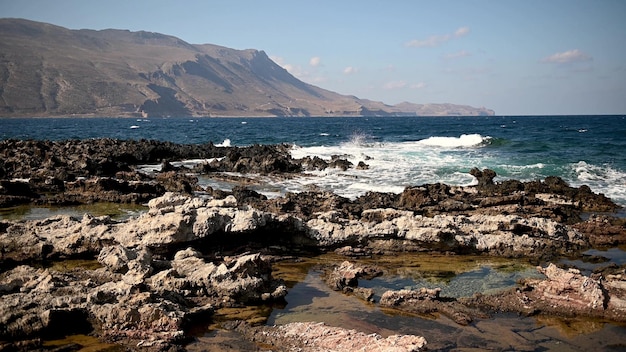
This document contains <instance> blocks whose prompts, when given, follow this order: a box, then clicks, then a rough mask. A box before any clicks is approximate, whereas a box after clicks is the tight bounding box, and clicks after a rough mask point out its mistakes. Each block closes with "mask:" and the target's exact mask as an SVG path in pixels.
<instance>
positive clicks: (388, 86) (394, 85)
mask: <svg viewBox="0 0 626 352" xmlns="http://www.w3.org/2000/svg"><path fill="white" fill-rule="evenodd" d="M406 86H407V83H406V82H405V81H391V82H387V83H385V84H383V89H385V90H393V89H401V88H404V87H406Z"/></svg>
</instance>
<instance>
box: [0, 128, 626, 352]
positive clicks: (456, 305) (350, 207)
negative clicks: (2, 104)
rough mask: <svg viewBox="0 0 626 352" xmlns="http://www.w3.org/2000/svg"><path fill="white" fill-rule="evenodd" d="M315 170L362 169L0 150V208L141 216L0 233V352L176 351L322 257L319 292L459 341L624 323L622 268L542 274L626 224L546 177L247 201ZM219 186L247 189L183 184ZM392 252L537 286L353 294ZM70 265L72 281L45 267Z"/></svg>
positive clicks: (303, 329)
mask: <svg viewBox="0 0 626 352" xmlns="http://www.w3.org/2000/svg"><path fill="white" fill-rule="evenodd" d="M188 159H202V160H203V161H202V162H199V163H197V165H196V166H195V167H194V168H193V169H192V170H190V169H186V168H179V167H175V166H173V163H175V162H176V161H181V160H188ZM143 164H160V165H161V167H160V170H157V172H155V173H148V172H143V171H141V170H140V168H138V165H143ZM329 167H337V168H366V167H367V165H352V164H351V163H349V161H347V160H345V159H342V158H341V157H337V158H334V159H333V160H322V159H319V158H304V159H293V158H291V156H290V154H289V146H286V145H272V146H261V145H255V146H251V147H245V148H236V147H218V146H215V145H212V144H206V145H177V144H172V143H166V142H156V141H145V140H142V141H119V140H111V139H96V140H85V141H74V140H69V141H61V142H52V141H21V140H5V141H1V142H0V207H10V206H14V205H18V204H25V205H77V204H90V203H95V202H115V203H136V204H145V203H147V210H146V211H145V212H143V213H142V214H140V215H138V216H135V217H131V218H129V219H124V220H115V219H112V218H111V217H109V216H93V215H90V214H85V215H84V216H82V217H71V216H68V215H62V216H55V217H50V218H46V219H42V220H15V221H7V220H4V221H0V270H1V271H0V350H7V351H9V350H16V349H17V350H48V349H46V348H45V346H43V341H45V340H49V339H53V338H57V337H62V336H65V335H70V334H91V335H93V336H96V337H98V338H100V339H101V340H102V341H107V342H114V343H116V344H118V345H119V346H123V348H124V349H128V350H154V351H157V350H159V351H160V350H184V348H185V347H184V346H185V344H186V343H187V342H189V340H190V339H191V337H190V334H189V329H190V327H191V326H193V325H194V324H197V322H198V321H210V320H211V319H212V317H213V315H214V314H215V312H216V311H217V310H219V309H223V308H228V307H241V306H245V305H256V304H262V303H269V302H277V301H281V300H283V299H284V297H285V295H286V294H287V292H288V288H287V286H286V285H285V283H284V282H282V281H281V280H278V279H275V278H274V276H273V272H272V264H273V263H275V262H276V261H280V260H283V259H284V258H294V257H296V258H297V257H305V256H308V255H312V254H318V253H325V252H335V253H337V254H339V255H341V256H343V257H344V259H345V261H343V262H338V263H329V264H328V266H327V268H326V272H327V275H326V280H327V282H328V285H329V287H331V288H332V289H334V290H337V291H341V292H344V293H345V294H348V295H355V296H357V297H359V298H361V299H363V300H365V301H369V302H373V304H377V305H380V306H381V307H387V308H388V309H393V310H397V311H404V312H409V313H416V314H430V313H438V314H442V315H445V316H447V317H449V318H450V319H452V320H453V321H455V322H457V323H458V324H460V325H467V324H472V322H473V321H474V320H476V319H488V318H489V315H490V314H492V313H494V312H500V311H507V312H516V313H519V314H523V315H537V314H542V313H545V314H552V315H559V316H576V317H588V318H590V319H592V318H593V319H597V318H601V319H604V320H607V321H614V322H626V268H624V267H619V266H610V267H607V268H604V269H603V271H600V272H594V273H591V274H584V273H581V272H580V271H578V270H576V269H571V268H564V267H561V268H559V267H557V266H556V265H554V264H553V263H551V262H552V261H554V260H556V259H557V258H559V257H562V256H579V255H580V253H581V252H582V251H584V250H586V249H589V248H593V247H597V246H617V245H620V244H624V243H626V226H625V222H624V219H622V218H618V217H614V216H612V215H611V212H613V211H615V210H616V209H618V208H619V206H618V205H616V204H615V203H613V202H612V201H611V200H610V199H608V198H607V197H605V196H604V195H600V194H595V193H593V192H592V191H591V190H590V189H589V187H586V186H582V187H577V188H576V187H570V186H569V185H567V184H566V183H565V182H564V181H563V180H561V179H559V178H556V177H549V178H547V179H545V180H537V181H533V182H519V181H515V180H509V181H504V182H500V183H495V182H494V181H493V180H494V177H495V176H496V175H495V173H494V172H493V171H491V170H478V169H473V170H471V172H470V173H471V174H472V175H473V176H474V177H476V179H477V180H478V184H477V185H476V186H472V187H457V186H449V185H445V184H428V185H416V186H414V187H408V188H406V189H405V190H404V191H403V192H402V193H400V194H392V193H374V192H371V193H367V194H365V195H363V196H361V197H358V198H357V199H353V200H351V199H346V198H343V197H340V196H338V195H335V194H333V193H330V192H325V191H321V190H320V191H308V192H303V193H298V194H292V193H288V194H286V195H284V196H281V197H277V198H273V199H268V198H267V197H265V196H264V195H261V194H259V193H257V192H255V191H253V190H251V189H248V188H246V187H245V175H246V174H272V175H274V176H276V177H291V176H293V175H296V174H297V173H299V172H302V171H304V170H312V169H323V168H329ZM225 172H228V173H229V174H227V175H225V174H224V173H225ZM233 172H236V173H237V174H240V175H244V176H241V177H239V176H238V177H236V178H235V180H237V181H240V183H241V185H240V186H237V187H235V188H234V189H233V190H232V191H223V190H218V189H211V188H206V187H202V186H200V185H199V184H198V178H197V177H198V175H207V176H210V177H215V178H222V177H231V178H232V173H233ZM590 213H596V214H601V215H591V216H588V214H590ZM403 252H425V253H430V252H437V253H449V254H456V255H463V254H475V255H491V256H503V257H510V258H530V259H532V260H533V261H534V262H536V264H537V265H538V270H539V271H540V272H541V273H542V274H543V278H542V279H528V280H525V281H524V282H522V283H521V284H520V285H519V287H517V288H515V289H512V290H509V291H506V292H501V293H498V294H494V295H483V294H480V293H477V294H475V295H474V296H472V297H463V298H459V299H452V298H449V297H441V295H440V291H439V290H437V289H426V288H424V289H421V290H399V291H389V292H386V293H385V294H384V295H383V296H382V297H381V298H380V300H379V302H374V301H375V300H374V299H373V294H372V292H370V291H368V289H364V288H361V287H359V280H366V279H368V278H371V277H375V276H377V275H382V273H383V271H382V270H380V269H379V268H376V267H367V266H363V265H360V264H358V263H356V259H357V258H360V257H364V256H367V257H374V256H386V255H395V254H397V253H403ZM72 261H74V262H75V263H80V264H76V265H73V266H72V265H70V267H69V268H67V267H66V268H64V269H59V268H57V267H55V266H54V263H59V262H72ZM224 327H225V328H227V329H230V330H231V331H233V332H236V333H237V334H239V335H240V336H241V337H242V338H243V339H246V340H247V341H250V343H251V344H253V345H255V346H257V348H258V349H259V350H263V348H266V347H267V349H271V350H275V351H295V350H298V351H331V350H342V351H352V350H354V351H356V350H362V347H363V346H371V349H372V350H381V349H385V348H386V349H387V350H393V351H418V350H422V349H424V348H425V346H427V345H426V340H425V339H424V338H423V337H420V336H413V335H396V336H388V337H383V336H380V335H368V334H364V333H362V332H359V331H354V330H346V329H342V328H339V327H331V326H327V325H324V324H320V323H298V324H289V325H285V326H275V327H270V326H259V325H254V324H252V325H251V324H247V323H244V322H240V321H231V322H229V323H226V324H224ZM347 341H350V342H347ZM262 346H266V347H262ZM66 350H72V347H71V346H70V347H67V349H66Z"/></svg>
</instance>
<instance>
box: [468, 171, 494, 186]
mask: <svg viewBox="0 0 626 352" xmlns="http://www.w3.org/2000/svg"><path fill="white" fill-rule="evenodd" d="M469 173H470V175H472V176H474V177H476V180H477V181H478V187H486V186H491V185H493V184H494V183H493V179H494V178H495V177H496V172H495V171H493V170H490V169H484V170H483V171H480V170H479V169H478V168H477V167H475V168H473V169H471V170H470V172H469Z"/></svg>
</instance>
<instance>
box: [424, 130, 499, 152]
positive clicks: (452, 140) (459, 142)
mask: <svg viewBox="0 0 626 352" xmlns="http://www.w3.org/2000/svg"><path fill="white" fill-rule="evenodd" d="M490 139H491V137H483V136H481V135H480V134H478V133H474V134H462V135H461V136H460V137H437V136H435V137H429V138H426V139H422V140H420V141H418V143H420V144H423V145H427V146H431V147H446V148H463V147H475V146H480V145H483V144H486V143H488V142H489V140H490Z"/></svg>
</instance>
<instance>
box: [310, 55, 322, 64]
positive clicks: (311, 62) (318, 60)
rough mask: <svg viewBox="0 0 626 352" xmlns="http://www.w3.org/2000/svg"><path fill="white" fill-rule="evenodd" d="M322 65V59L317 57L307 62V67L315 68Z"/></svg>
mask: <svg viewBox="0 0 626 352" xmlns="http://www.w3.org/2000/svg"><path fill="white" fill-rule="evenodd" d="M320 63H322V59H321V58H320V57H319V56H313V57H312V58H311V60H309V65H311V66H313V67H317V66H319V65H320Z"/></svg>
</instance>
